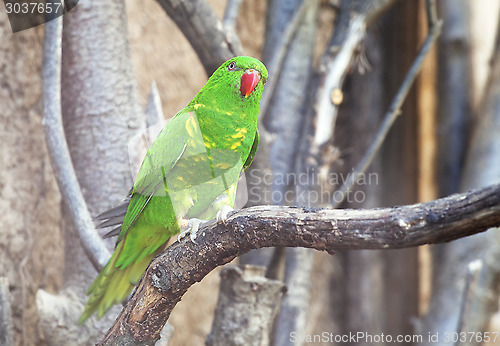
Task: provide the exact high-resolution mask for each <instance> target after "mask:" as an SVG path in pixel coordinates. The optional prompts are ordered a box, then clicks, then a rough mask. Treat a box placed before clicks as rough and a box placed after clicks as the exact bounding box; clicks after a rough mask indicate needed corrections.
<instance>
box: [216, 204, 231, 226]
mask: <svg viewBox="0 0 500 346" xmlns="http://www.w3.org/2000/svg"><path fill="white" fill-rule="evenodd" d="M233 210H234V209H233V208H231V207H230V206H228V205H226V204H224V205H223V206H221V208H220V209H219V211H218V212H217V215H216V217H215V218H216V220H217V222H221V221H222V223H224V224H225V223H226V221H227V218H228V216H229V213H230V212H232V211H233Z"/></svg>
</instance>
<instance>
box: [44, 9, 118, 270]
mask: <svg viewBox="0 0 500 346" xmlns="http://www.w3.org/2000/svg"><path fill="white" fill-rule="evenodd" d="M62 20H63V19H62V17H59V18H56V19H54V20H52V21H50V22H48V23H46V24H45V42H44V45H43V47H44V48H43V122H42V124H43V129H44V131H45V141H46V143H47V150H48V152H49V156H50V161H51V163H52V169H53V170H54V176H55V177H56V181H57V185H58V186H59V191H60V192H61V195H62V197H63V200H64V201H65V202H66V204H67V206H68V209H69V211H70V212H71V214H72V215H71V219H72V220H73V222H74V224H75V226H76V229H77V231H78V234H79V236H80V239H81V241H82V247H83V250H84V251H85V254H86V255H87V257H88V258H89V259H90V261H91V262H92V265H93V266H94V268H96V270H101V269H102V268H103V267H104V266H105V265H106V263H107V261H108V259H109V257H110V256H111V255H110V253H109V251H108V249H107V248H106V246H105V244H104V241H103V240H102V238H101V237H100V235H99V234H98V233H97V231H96V229H95V227H94V223H93V222H92V217H91V216H90V213H89V211H88V209H87V204H86V203H85V199H84V198H83V194H82V191H81V189H80V184H79V182H78V179H77V177H76V173H75V169H74V167H73V163H72V162H71V156H70V153H69V149H68V143H67V142H66V135H65V134H64V129H63V124H62V115H61V114H62V112H61V52H62V51H61V42H62Z"/></svg>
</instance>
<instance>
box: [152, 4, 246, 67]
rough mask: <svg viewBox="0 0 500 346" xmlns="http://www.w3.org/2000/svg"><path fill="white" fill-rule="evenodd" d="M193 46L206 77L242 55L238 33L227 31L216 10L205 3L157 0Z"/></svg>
mask: <svg viewBox="0 0 500 346" xmlns="http://www.w3.org/2000/svg"><path fill="white" fill-rule="evenodd" d="M158 2H159V3H160V5H161V7H163V9H164V10H165V12H166V13H167V14H168V15H169V16H170V18H171V19H172V20H173V21H174V22H175V23H176V24H177V26H178V27H179V29H180V30H181V31H182V33H183V34H184V36H185V37H186V38H187V40H188V41H189V43H190V44H191V46H192V47H193V49H194V51H195V52H196V54H198V58H199V59H200V62H201V63H202V64H203V67H204V68H205V71H206V72H207V75H209V76H210V75H211V74H212V73H213V72H214V71H215V70H216V69H217V68H218V67H219V66H220V65H221V64H222V63H223V62H224V61H226V60H227V59H229V58H231V57H233V56H235V55H241V53H242V48H241V43H240V40H239V39H238V36H237V35H236V33H234V32H233V33H229V32H227V30H224V26H223V25H222V22H221V21H220V20H219V18H218V17H217V15H216V14H215V12H214V10H213V9H212V8H211V7H210V5H209V4H208V3H207V2H206V1H205V0H192V1H183V0H158Z"/></svg>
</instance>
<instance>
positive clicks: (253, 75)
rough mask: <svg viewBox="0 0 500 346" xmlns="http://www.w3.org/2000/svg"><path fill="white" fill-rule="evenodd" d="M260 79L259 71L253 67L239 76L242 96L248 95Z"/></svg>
mask: <svg viewBox="0 0 500 346" xmlns="http://www.w3.org/2000/svg"><path fill="white" fill-rule="evenodd" d="M259 81H260V73H259V72H257V70H254V69H248V70H246V71H245V72H244V73H243V75H242V76H241V86H240V92H241V95H242V96H245V97H248V95H250V94H251V93H252V91H253V89H255V87H256V86H257V84H259Z"/></svg>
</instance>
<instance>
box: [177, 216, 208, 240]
mask: <svg viewBox="0 0 500 346" xmlns="http://www.w3.org/2000/svg"><path fill="white" fill-rule="evenodd" d="M205 222H206V221H205V220H200V219H189V220H188V219H182V220H181V225H180V229H181V231H182V232H181V233H179V235H178V236H177V241H181V239H182V238H184V237H185V236H187V235H188V234H189V238H190V239H191V241H192V242H193V243H195V244H196V241H195V240H196V237H197V236H198V235H197V232H198V229H199V228H200V225H202V224H203V223H205Z"/></svg>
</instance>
